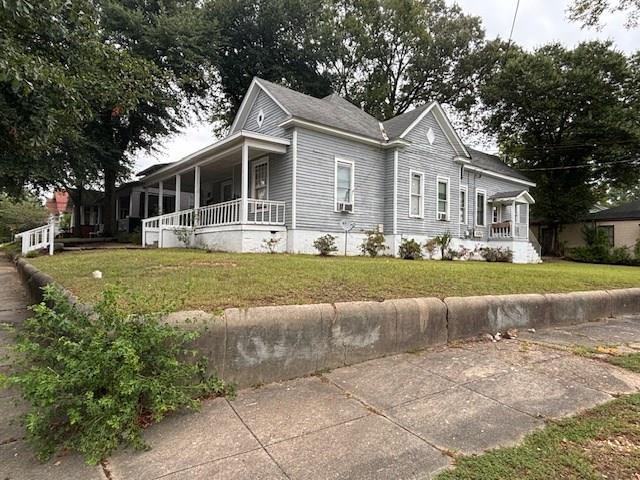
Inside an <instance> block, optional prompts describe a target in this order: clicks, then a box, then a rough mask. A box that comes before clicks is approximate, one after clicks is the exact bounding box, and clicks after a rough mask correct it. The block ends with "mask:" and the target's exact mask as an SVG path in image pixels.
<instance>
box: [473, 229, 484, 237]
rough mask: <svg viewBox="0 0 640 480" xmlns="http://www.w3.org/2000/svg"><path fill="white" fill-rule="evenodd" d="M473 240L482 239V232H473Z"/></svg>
mask: <svg viewBox="0 0 640 480" xmlns="http://www.w3.org/2000/svg"><path fill="white" fill-rule="evenodd" d="M473 238H482V232H481V231H480V230H474V231H473Z"/></svg>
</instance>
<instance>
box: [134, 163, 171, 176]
mask: <svg viewBox="0 0 640 480" xmlns="http://www.w3.org/2000/svg"><path fill="white" fill-rule="evenodd" d="M171 163H173V162H168V163H156V164H155V165H151V166H150V167H147V168H145V169H144V170H141V171H139V172H138V173H137V174H136V175H137V176H138V177H144V176H146V175H151V174H152V173H155V172H157V171H158V170H160V169H161V168H164V167H166V166H167V165H170V164H171Z"/></svg>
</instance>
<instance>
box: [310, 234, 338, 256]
mask: <svg viewBox="0 0 640 480" xmlns="http://www.w3.org/2000/svg"><path fill="white" fill-rule="evenodd" d="M313 247H314V248H315V249H316V250H318V253H319V254H320V256H321V257H327V256H329V255H331V254H332V253H333V252H337V251H338V247H337V245H336V237H334V236H333V235H330V234H326V235H323V236H321V237H318V238H316V239H315V240H314V241H313Z"/></svg>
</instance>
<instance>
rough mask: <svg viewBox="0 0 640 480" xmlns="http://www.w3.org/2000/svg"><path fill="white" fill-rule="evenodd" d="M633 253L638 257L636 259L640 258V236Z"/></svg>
mask: <svg viewBox="0 0 640 480" xmlns="http://www.w3.org/2000/svg"><path fill="white" fill-rule="evenodd" d="M633 254H634V256H635V257H636V260H640V238H638V240H636V246H635V247H634V249H633Z"/></svg>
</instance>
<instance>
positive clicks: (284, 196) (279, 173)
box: [269, 147, 293, 227]
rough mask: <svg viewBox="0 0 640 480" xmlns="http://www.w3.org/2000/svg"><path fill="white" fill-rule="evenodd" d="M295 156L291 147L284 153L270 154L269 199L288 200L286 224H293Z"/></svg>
mask: <svg viewBox="0 0 640 480" xmlns="http://www.w3.org/2000/svg"><path fill="white" fill-rule="evenodd" d="M292 173H293V158H292V150H291V147H289V148H288V149H287V153H285V154H283V155H276V154H272V155H269V200H275V201H279V202H286V207H285V213H286V219H285V221H286V224H287V226H288V227H290V226H291V208H292V206H291V200H292V191H293V184H292V183H293V177H292Z"/></svg>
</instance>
